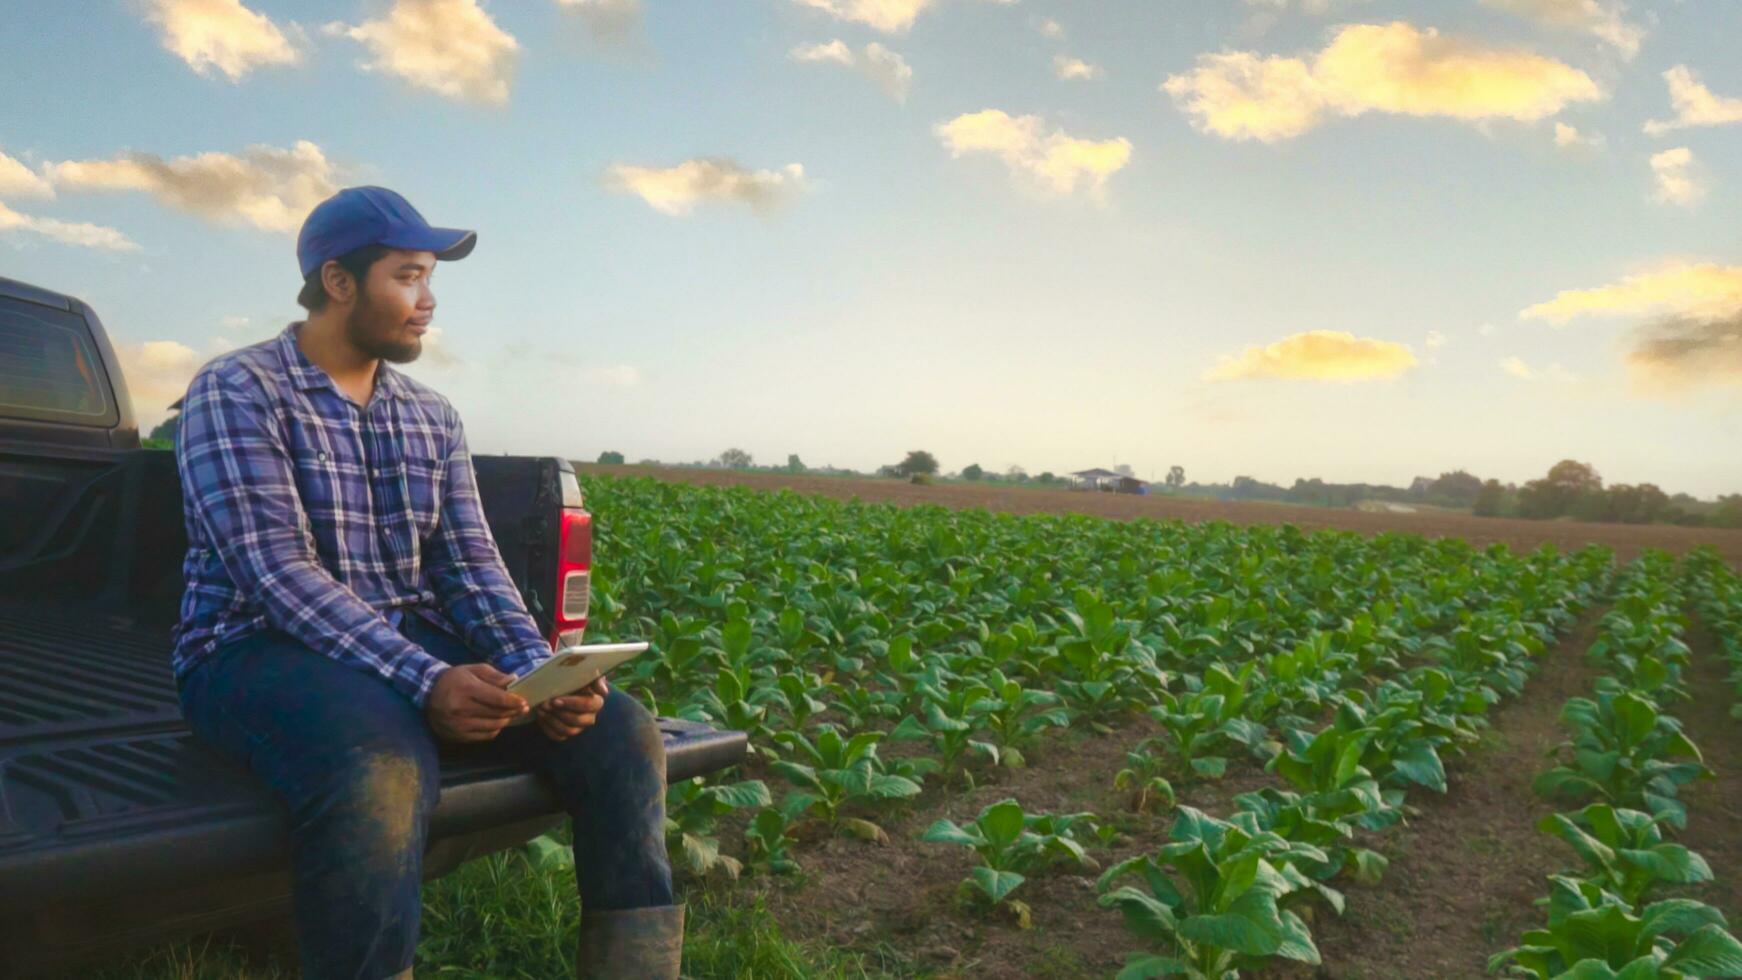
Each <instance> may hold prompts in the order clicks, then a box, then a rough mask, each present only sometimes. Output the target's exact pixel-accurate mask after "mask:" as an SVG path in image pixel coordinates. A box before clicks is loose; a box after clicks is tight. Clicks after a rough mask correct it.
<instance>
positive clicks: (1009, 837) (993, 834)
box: [976, 800, 1023, 847]
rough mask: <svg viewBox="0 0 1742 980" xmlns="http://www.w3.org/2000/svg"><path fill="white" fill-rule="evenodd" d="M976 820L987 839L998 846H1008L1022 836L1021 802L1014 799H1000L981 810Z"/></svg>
mask: <svg viewBox="0 0 1742 980" xmlns="http://www.w3.org/2000/svg"><path fill="white" fill-rule="evenodd" d="M976 822H977V823H978V824H979V825H980V829H981V830H982V831H983V832H984V833H985V834H986V839H987V840H989V841H991V842H992V843H993V844H996V845H998V846H999V847H1008V846H1010V845H1011V844H1014V843H1016V839H1017V838H1018V837H1021V836H1022V828H1023V820H1022V804H1020V803H1018V802H1016V801H1015V800H1000V801H999V802H997V803H994V804H992V805H991V806H989V807H987V808H986V809H985V810H983V811H981V813H980V819H979V820H978V821H976Z"/></svg>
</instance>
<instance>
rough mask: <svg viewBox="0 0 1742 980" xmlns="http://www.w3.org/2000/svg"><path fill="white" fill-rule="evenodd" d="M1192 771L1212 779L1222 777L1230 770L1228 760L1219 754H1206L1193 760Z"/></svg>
mask: <svg viewBox="0 0 1742 980" xmlns="http://www.w3.org/2000/svg"><path fill="white" fill-rule="evenodd" d="M1192 771H1193V772H1196V773H1197V774H1198V775H1200V776H1205V777H1208V778H1210V779H1221V778H1222V776H1223V774H1224V773H1226V772H1227V771H1228V760H1227V759H1224V758H1222V757H1221V756H1219V755H1206V756H1201V757H1199V758H1196V759H1193V760H1192Z"/></svg>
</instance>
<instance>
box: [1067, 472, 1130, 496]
mask: <svg viewBox="0 0 1742 980" xmlns="http://www.w3.org/2000/svg"><path fill="white" fill-rule="evenodd" d="M1065 476H1066V477H1067V478H1069V479H1070V482H1071V489H1073V490H1101V491H1105V492H1108V493H1139V494H1146V493H1148V492H1149V483H1148V482H1147V481H1145V480H1139V479H1138V478H1136V477H1134V476H1126V475H1124V474H1122V473H1115V472H1113V471H1112V470H1104V469H1101V468H1100V467H1096V468H1094V469H1092V470H1078V471H1077V472H1075V473H1067V474H1065Z"/></svg>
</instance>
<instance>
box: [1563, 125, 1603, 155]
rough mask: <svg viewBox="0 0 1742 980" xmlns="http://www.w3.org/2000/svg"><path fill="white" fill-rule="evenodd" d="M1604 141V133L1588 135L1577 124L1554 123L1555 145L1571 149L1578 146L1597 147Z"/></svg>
mask: <svg viewBox="0 0 1742 980" xmlns="http://www.w3.org/2000/svg"><path fill="white" fill-rule="evenodd" d="M1604 142H1605V140H1604V139H1603V134H1602V133H1591V134H1588V135H1587V134H1585V133H1581V132H1579V130H1578V127H1576V126H1569V125H1567V124H1566V123H1564V122H1557V123H1555V124H1554V145H1556V146H1558V147H1560V148H1561V149H1563V150H1570V149H1574V148H1578V147H1583V148H1589V149H1597V148H1598V147H1601V146H1602V145H1603V144H1604Z"/></svg>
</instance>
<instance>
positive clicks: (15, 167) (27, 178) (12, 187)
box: [0, 152, 54, 199]
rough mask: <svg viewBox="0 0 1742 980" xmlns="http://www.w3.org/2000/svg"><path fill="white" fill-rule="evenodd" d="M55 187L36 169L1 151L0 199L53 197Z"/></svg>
mask: <svg viewBox="0 0 1742 980" xmlns="http://www.w3.org/2000/svg"><path fill="white" fill-rule="evenodd" d="M53 196H54V187H53V186H52V185H50V184H49V182H48V181H46V180H43V179H42V177H41V176H39V175H38V174H37V173H36V172H35V171H33V170H31V169H30V168H29V167H26V166H25V165H24V164H22V163H20V162H18V160H16V159H14V158H12V157H9V156H7V155H6V154H5V153H3V152H0V199H5V198H20V197H53Z"/></svg>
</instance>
